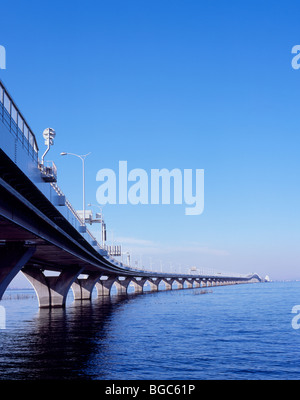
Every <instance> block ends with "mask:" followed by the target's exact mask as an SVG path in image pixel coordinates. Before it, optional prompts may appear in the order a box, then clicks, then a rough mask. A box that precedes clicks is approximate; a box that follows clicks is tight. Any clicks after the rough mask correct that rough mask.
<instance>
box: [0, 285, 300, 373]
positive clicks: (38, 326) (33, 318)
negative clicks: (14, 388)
mask: <svg viewBox="0 0 300 400" xmlns="http://www.w3.org/2000/svg"><path fill="white" fill-rule="evenodd" d="M299 304H300V282H269V283H257V284H241V285H232V286H219V287H212V288H206V289H185V290H172V291H160V292H156V293H149V292H148V293H145V294H142V295H132V294H129V295H127V296H123V297H118V296H115V295H112V296H111V297H110V298H97V297H96V296H95V293H94V294H93V298H92V300H91V301H78V300H76V301H74V300H73V297H72V294H71V293H70V294H69V295H68V299H67V302H66V307H65V309H52V310H49V309H39V308H38V301H37V298H36V295H35V292H34V291H33V290H7V291H6V292H5V294H4V297H3V299H2V300H1V302H0V305H1V306H2V307H1V309H2V310H3V309H4V310H5V325H2V328H3V329H0V379H6V380H7V379H9V380H10V379H21V380H22V379H24V380H28V379H76V380H78V379H92V380H104V379H105V380H115V379H121V380H125V379H137V380H146V379H147V380H149V379H150V380H152V379H153V380H157V379H163V380H207V379H222V380H233V379H234V380H236V379H256V380H258V379H267V380H271V379H272V380H273V379H276V380H287V379H299V378H300V329H299V330H298V329H294V328H295V327H297V325H295V323H294V325H293V324H292V321H293V318H294V317H295V314H293V313H292V309H293V307H294V306H295V305H299Z"/></svg>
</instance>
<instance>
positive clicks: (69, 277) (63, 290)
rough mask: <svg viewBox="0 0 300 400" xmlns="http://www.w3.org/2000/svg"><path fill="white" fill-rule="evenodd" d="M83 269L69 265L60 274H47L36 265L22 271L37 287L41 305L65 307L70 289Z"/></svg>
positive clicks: (35, 287)
mask: <svg viewBox="0 0 300 400" xmlns="http://www.w3.org/2000/svg"><path fill="white" fill-rule="evenodd" d="M82 270H83V268H81V267H77V266H76V267H75V266H74V267H69V268H68V269H65V270H63V271H62V272H61V273H60V275H59V276H45V274H44V273H43V271H42V270H40V269H37V268H34V267H24V268H23V269H22V272H23V274H24V275H25V276H26V278H27V279H28V280H29V282H30V283H31V284H32V286H33V287H34V289H35V292H36V294H37V296H38V300H39V307H40V308H50V307H65V304H66V298H67V294H68V291H69V289H70V287H71V285H72V283H73V282H74V281H75V279H76V278H77V276H78V275H79V274H80V273H81V272H82Z"/></svg>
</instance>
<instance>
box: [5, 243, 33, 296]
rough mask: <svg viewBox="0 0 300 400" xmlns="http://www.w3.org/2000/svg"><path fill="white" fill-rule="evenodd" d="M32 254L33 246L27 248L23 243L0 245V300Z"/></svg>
mask: <svg viewBox="0 0 300 400" xmlns="http://www.w3.org/2000/svg"><path fill="white" fill-rule="evenodd" d="M34 252H35V247H34V246H30V247H27V246H25V245H24V243H23V242H7V243H5V244H3V245H0V300H1V298H2V296H3V293H4V292H5V290H6V288H7V286H8V285H9V284H10V282H11V281H12V280H13V278H14V277H15V276H16V275H17V273H18V272H19V271H20V270H21V268H23V267H24V265H26V263H27V262H28V261H29V260H30V258H31V257H32V255H33V254H34Z"/></svg>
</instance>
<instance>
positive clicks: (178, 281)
mask: <svg viewBox="0 0 300 400" xmlns="http://www.w3.org/2000/svg"><path fill="white" fill-rule="evenodd" d="M175 281H176V282H177V289H178V290H179V289H183V284H184V280H182V279H181V278H178V279H175Z"/></svg>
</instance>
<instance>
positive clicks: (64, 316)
mask: <svg viewBox="0 0 300 400" xmlns="http://www.w3.org/2000/svg"><path fill="white" fill-rule="evenodd" d="M14 296H17V297H14ZM133 297H135V296H134V295H130V294H129V295H126V296H112V297H99V298H96V299H93V301H74V302H73V303H72V304H71V305H69V307H67V309H60V308H54V309H39V310H38V312H37V313H36V315H35V316H34V318H33V319H32V320H31V321H26V322H27V324H25V326H23V327H22V330H20V331H18V332H10V331H9V330H7V331H2V332H3V333H1V336H0V338H1V339H5V337H6V338H7V339H10V340H9V343H7V342H6V343H5V341H3V340H2V343H1V378H2V379H6V378H7V379H12V378H13V379H24V378H25V379H36V378H39V379H59V378H64V379H65V378H69V379H78V378H80V377H83V376H84V370H85V368H86V366H87V365H88V363H89V359H90V356H91V355H92V354H94V353H95V352H100V353H101V352H102V348H103V352H104V353H105V346H106V340H107V334H108V332H109V323H110V320H111V318H112V315H114V313H116V312H117V310H118V308H119V307H120V305H121V304H123V303H126V302H128V301H129V300H130V299H132V298H133ZM6 298H7V300H8V299H9V300H11V299H13V298H17V299H24V298H27V299H28V298H32V296H31V295H24V294H18V295H12V294H10V297H8V296H7V297H6ZM26 325H27V326H26ZM11 336H13V337H11ZM14 339H15V340H14ZM107 362H108V360H106V359H105V357H104V358H103V363H101V364H100V367H101V368H100V370H99V369H98V372H97V375H98V378H101V376H102V375H104V372H103V373H102V372H101V369H102V368H103V369H104V371H106V368H107V367H106V364H107ZM84 377H85V378H86V376H84Z"/></svg>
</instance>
